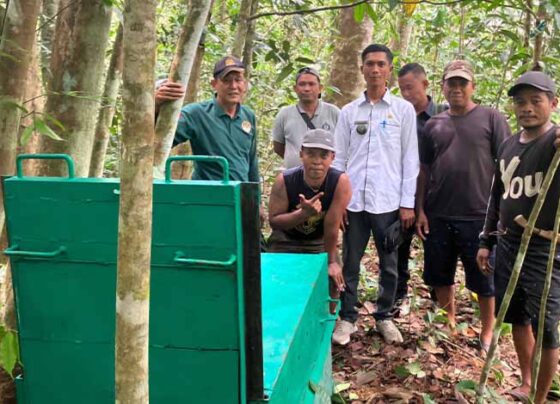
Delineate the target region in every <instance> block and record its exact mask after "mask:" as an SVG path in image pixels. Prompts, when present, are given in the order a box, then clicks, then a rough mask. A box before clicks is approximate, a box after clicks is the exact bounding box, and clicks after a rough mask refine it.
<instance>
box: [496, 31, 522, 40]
mask: <svg viewBox="0 0 560 404" xmlns="http://www.w3.org/2000/svg"><path fill="white" fill-rule="evenodd" d="M498 33H499V34H502V35H504V36H507V37H508V38H509V39H511V40H512V41H513V42H519V35H517V34H516V33H514V32H511V31H509V30H507V29H502V30H500V31H498Z"/></svg>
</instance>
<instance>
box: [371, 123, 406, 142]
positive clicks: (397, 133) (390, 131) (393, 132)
mask: <svg viewBox="0 0 560 404" xmlns="http://www.w3.org/2000/svg"><path fill="white" fill-rule="evenodd" d="M373 124H374V125H375V126H376V129H377V133H379V141H380V142H381V143H382V144H384V145H387V146H389V147H391V148H392V149H400V147H401V134H402V127H401V123H400V122H399V121H397V120H395V119H381V120H375V122H374V123H373Z"/></svg>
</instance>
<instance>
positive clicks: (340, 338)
mask: <svg viewBox="0 0 560 404" xmlns="http://www.w3.org/2000/svg"><path fill="white" fill-rule="evenodd" d="M356 331H358V327H356V325H355V324H354V323H351V322H350V321H346V320H340V321H338V322H337V323H336V327H335V329H334V333H333V336H332V340H333V342H334V343H335V344H338V345H346V344H348V343H349V342H350V336H351V335H352V334H354V333H355V332H356Z"/></svg>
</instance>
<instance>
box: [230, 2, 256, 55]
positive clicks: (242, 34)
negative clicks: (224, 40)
mask: <svg viewBox="0 0 560 404" xmlns="http://www.w3.org/2000/svg"><path fill="white" fill-rule="evenodd" d="M253 1H254V0H241V5H240V6H239V15H238V20H237V28H236V30H235V37H234V39H233V44H232V46H231V54H232V55H233V56H235V57H238V58H241V57H242V56H243V47H244V46H245V39H246V38H247V31H248V30H249V17H250V16H251V5H252V3H253Z"/></svg>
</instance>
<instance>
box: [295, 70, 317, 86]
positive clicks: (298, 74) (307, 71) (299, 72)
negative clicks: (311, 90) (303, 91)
mask: <svg viewBox="0 0 560 404" xmlns="http://www.w3.org/2000/svg"><path fill="white" fill-rule="evenodd" d="M304 74H312V75H314V76H315V77H317V80H319V82H321V76H320V75H319V72H318V71H317V70H315V69H314V68H312V67H308V66H306V67H302V68H301V69H299V70H298V71H297V73H296V83H297V82H298V80H299V78H300V77H301V76H302V75H304Z"/></svg>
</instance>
